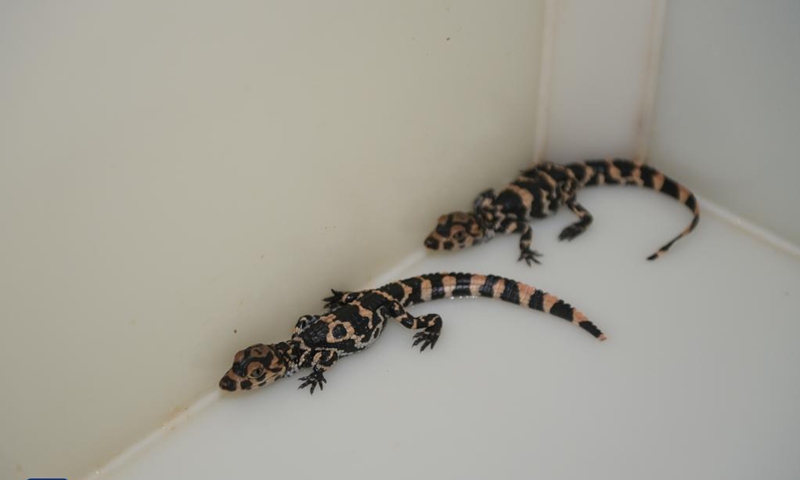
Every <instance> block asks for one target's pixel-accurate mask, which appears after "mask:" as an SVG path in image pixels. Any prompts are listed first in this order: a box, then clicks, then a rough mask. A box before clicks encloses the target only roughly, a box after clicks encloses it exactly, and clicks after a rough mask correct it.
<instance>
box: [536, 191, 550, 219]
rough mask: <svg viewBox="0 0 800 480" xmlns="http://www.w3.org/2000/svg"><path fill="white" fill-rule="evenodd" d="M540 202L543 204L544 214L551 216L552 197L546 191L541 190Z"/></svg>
mask: <svg viewBox="0 0 800 480" xmlns="http://www.w3.org/2000/svg"><path fill="white" fill-rule="evenodd" d="M539 201H541V202H542V212H543V213H546V214H547V215H549V214H550V196H549V195H548V193H547V191H546V190H539Z"/></svg>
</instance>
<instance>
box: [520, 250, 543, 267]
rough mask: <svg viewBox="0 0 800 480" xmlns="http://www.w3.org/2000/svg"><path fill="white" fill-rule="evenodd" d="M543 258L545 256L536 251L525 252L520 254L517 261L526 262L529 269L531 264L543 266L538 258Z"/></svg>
mask: <svg viewBox="0 0 800 480" xmlns="http://www.w3.org/2000/svg"><path fill="white" fill-rule="evenodd" d="M543 256H544V255H542V254H541V253H539V252H537V251H536V250H523V251H522V252H520V254H519V258H518V259H517V261H518V262H519V261H521V260H525V263H527V264H528V266H529V267H530V266H531V262H533V263H536V264H539V265H541V263H542V262H540V261H539V260H538V259H537V258H536V257H543Z"/></svg>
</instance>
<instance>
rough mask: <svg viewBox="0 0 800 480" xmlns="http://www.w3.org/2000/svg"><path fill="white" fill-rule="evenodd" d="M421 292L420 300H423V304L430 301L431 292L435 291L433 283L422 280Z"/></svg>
mask: <svg viewBox="0 0 800 480" xmlns="http://www.w3.org/2000/svg"><path fill="white" fill-rule="evenodd" d="M421 290H422V291H421V292H420V293H419V298H421V299H422V301H423V302H428V301H430V299H431V290H433V288H432V287H431V281H430V280H428V279H427V278H426V279H424V280H422V285H421Z"/></svg>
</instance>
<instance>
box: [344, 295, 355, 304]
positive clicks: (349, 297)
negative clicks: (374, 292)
mask: <svg viewBox="0 0 800 480" xmlns="http://www.w3.org/2000/svg"><path fill="white" fill-rule="evenodd" d="M356 298H358V294H356V293H348V294H347V296H346V297H344V301H345V303H352V302H355V301H356Z"/></svg>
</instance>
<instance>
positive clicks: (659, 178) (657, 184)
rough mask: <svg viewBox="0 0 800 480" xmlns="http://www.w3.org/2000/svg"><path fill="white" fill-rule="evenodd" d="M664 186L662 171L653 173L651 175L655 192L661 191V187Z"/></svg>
mask: <svg viewBox="0 0 800 480" xmlns="http://www.w3.org/2000/svg"><path fill="white" fill-rule="evenodd" d="M663 186H664V175H663V174H662V173H655V174H654V175H653V190H655V191H656V192H660V191H661V187H663Z"/></svg>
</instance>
